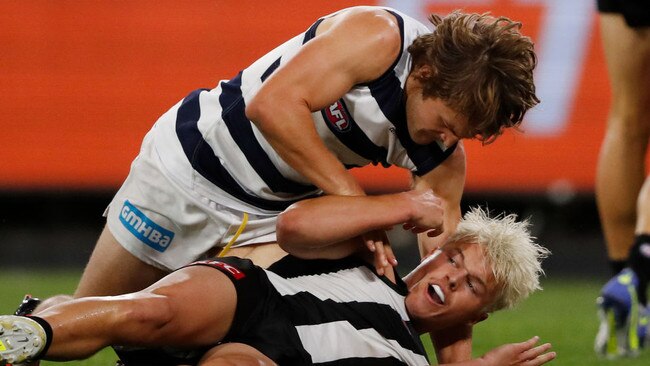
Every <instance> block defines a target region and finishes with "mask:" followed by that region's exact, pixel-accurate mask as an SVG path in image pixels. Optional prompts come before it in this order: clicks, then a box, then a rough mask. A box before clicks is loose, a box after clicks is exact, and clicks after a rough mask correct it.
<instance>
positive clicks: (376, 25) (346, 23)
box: [317, 6, 401, 45]
mask: <svg viewBox="0 0 650 366" xmlns="http://www.w3.org/2000/svg"><path fill="white" fill-rule="evenodd" d="M395 15H396V13H391V12H389V11H388V10H387V9H384V8H380V7H376V6H356V7H352V8H347V9H343V10H341V11H339V12H336V13H334V14H332V15H331V16H328V17H326V18H325V19H324V20H323V22H322V24H321V25H320V26H319V30H318V32H317V34H318V33H322V32H326V31H327V30H329V29H330V28H333V27H343V28H348V29H350V30H355V29H356V30H358V31H359V32H361V33H363V34H366V35H372V37H371V39H375V40H377V41H378V42H383V43H386V44H391V43H393V44H395V45H399V44H400V43H401V36H400V25H399V24H400V22H399V20H398V19H397V18H396V16H395Z"/></svg>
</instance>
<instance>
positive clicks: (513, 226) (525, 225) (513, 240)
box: [445, 207, 550, 312]
mask: <svg viewBox="0 0 650 366" xmlns="http://www.w3.org/2000/svg"><path fill="white" fill-rule="evenodd" d="M529 227H530V223H529V221H528V220H524V221H517V216H516V215H514V214H509V215H505V214H501V215H499V216H496V217H492V218H491V217H490V215H489V213H488V212H487V211H485V210H483V209H481V208H480V207H474V208H472V209H470V210H469V211H468V212H467V213H466V214H465V215H464V216H463V219H462V220H461V221H460V223H459V224H458V227H457V228H456V231H455V232H454V234H452V235H451V236H450V238H449V239H448V240H447V242H446V244H445V246H446V245H455V244H459V243H475V244H478V245H480V246H481V247H482V248H483V250H484V253H485V255H486V258H487V261H488V262H489V263H488V264H489V265H490V266H491V268H492V272H493V273H494V277H495V279H496V283H497V288H498V293H497V296H496V297H495V300H494V301H493V302H492V303H491V304H490V305H488V307H487V308H486V309H485V311H488V312H492V311H496V310H500V309H504V308H512V307H513V306H515V305H516V304H518V303H519V302H520V301H522V300H524V299H525V298H527V297H528V295H530V294H531V293H532V292H533V291H535V290H539V289H541V286H540V284H539V276H540V275H542V274H544V270H543V269H542V266H541V261H542V259H544V258H546V257H547V256H548V255H549V254H550V251H549V250H548V249H546V248H544V247H542V246H541V245H539V244H537V243H535V238H534V237H532V236H531V233H530V229H529Z"/></svg>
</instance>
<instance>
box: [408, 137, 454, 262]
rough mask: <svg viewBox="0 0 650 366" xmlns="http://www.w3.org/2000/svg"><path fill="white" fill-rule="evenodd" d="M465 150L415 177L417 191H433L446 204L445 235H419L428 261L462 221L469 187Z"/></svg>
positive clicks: (414, 184)
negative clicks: (466, 191) (464, 200)
mask: <svg viewBox="0 0 650 366" xmlns="http://www.w3.org/2000/svg"><path fill="white" fill-rule="evenodd" d="M465 166H466V165H465V148H464V146H463V143H462V141H461V142H459V143H458V146H457V147H456V150H455V151H454V152H453V153H452V154H451V156H449V158H447V159H446V160H445V161H444V162H443V163H442V164H440V165H439V166H438V167H436V168H435V169H434V170H432V171H431V172H429V173H427V174H425V175H423V176H421V177H414V181H413V187H414V188H415V189H431V190H432V191H433V193H434V194H435V195H436V196H438V197H440V199H441V200H442V205H443V209H444V212H445V217H444V232H443V233H442V235H439V236H436V237H429V236H427V235H426V234H425V233H422V234H420V235H418V245H419V247H420V256H421V257H424V256H425V255H426V254H427V253H429V252H431V250H432V249H434V248H439V247H440V246H441V245H442V243H444V242H445V240H446V239H447V237H448V236H449V235H450V234H451V233H453V232H454V230H455V228H456V225H457V224H458V221H459V220H460V217H461V212H460V200H461V198H462V195H463V188H464V187H465V174H466V172H465Z"/></svg>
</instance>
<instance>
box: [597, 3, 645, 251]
mask: <svg viewBox="0 0 650 366" xmlns="http://www.w3.org/2000/svg"><path fill="white" fill-rule="evenodd" d="M600 20H601V30H602V36H603V45H604V49H605V56H606V60H607V66H608V73H609V76H610V79H611V85H612V105H611V109H610V114H609V117H608V121H607V130H606V134H605V139H604V141H603V144H602V149H601V152H600V158H599V161H598V167H597V175H596V200H597V203H598V209H599V213H600V219H601V223H602V226H603V231H604V234H605V240H606V244H607V250H608V255H609V258H610V259H611V260H617V261H620V260H625V259H626V258H627V255H628V252H629V249H630V246H631V244H632V242H633V239H634V226H635V222H636V202H637V197H638V195H639V191H640V189H641V185H642V184H643V181H644V179H645V154H646V149H647V145H648V138H649V137H650V89H649V88H648V85H650V31H649V30H648V29H647V28H646V29H643V28H640V29H633V28H630V27H628V26H627V24H625V21H624V20H623V17H622V16H621V15H617V14H607V13H602V14H601V15H600Z"/></svg>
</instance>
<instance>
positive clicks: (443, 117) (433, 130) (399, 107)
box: [75, 7, 538, 297]
mask: <svg viewBox="0 0 650 366" xmlns="http://www.w3.org/2000/svg"><path fill="white" fill-rule="evenodd" d="M431 20H432V22H433V24H434V26H435V28H436V29H435V31H433V32H432V31H431V30H430V29H428V28H427V27H426V26H425V25H423V24H421V23H420V22H418V21H416V20H414V19H412V18H410V17H408V16H407V15H405V14H401V13H399V12H397V11H395V10H392V9H388V8H380V7H354V8H349V9H344V10H341V11H339V12H337V13H334V14H331V15H328V16H325V17H323V18H321V19H319V20H317V21H316V22H315V23H314V24H313V25H312V26H311V27H309V28H308V29H307V30H306V31H305V32H304V33H302V34H299V35H297V36H296V37H294V38H292V39H290V40H288V41H287V42H285V43H284V44H282V45H280V46H278V47H277V48H275V49H274V50H272V51H270V52H269V53H267V54H266V55H265V56H263V57H261V58H260V59H259V60H257V61H255V62H254V63H253V64H251V65H250V66H248V67H246V68H244V69H243V70H242V71H241V72H240V73H238V74H237V75H236V76H235V77H233V78H232V79H230V80H224V81H222V82H220V83H219V84H218V85H217V86H216V87H214V88H212V89H199V90H196V91H194V92H191V93H189V95H188V96H187V97H185V98H184V99H183V100H181V101H179V102H178V104H176V105H175V106H173V107H172V108H171V109H170V110H169V111H168V112H166V113H165V114H163V115H162V116H161V117H160V119H159V120H158V121H157V122H156V124H155V125H154V127H153V128H152V129H151V131H150V132H149V133H148V134H147V136H146V137H145V139H144V141H143V144H142V148H141V151H140V154H139V155H138V157H137V158H136V159H135V160H134V162H133V164H132V166H131V171H130V173H129V176H128V177H127V179H126V181H125V182H124V184H123V185H122V187H121V188H120V190H119V191H118V193H117V194H116V196H115V198H114V199H113V201H112V202H111V204H110V205H109V208H108V209H107V211H106V216H107V225H106V228H105V229H104V231H103V232H102V235H101V236H100V238H99V240H98V242H97V245H96V248H95V250H94V252H93V255H92V256H91V259H90V261H89V263H88V265H87V267H86V270H85V272H84V275H83V277H82V279H81V281H80V284H79V286H78V288H77V290H76V292H75V297H84V296H94V295H116V294H122V293H127V292H133V291H137V290H140V289H142V288H145V287H146V286H148V285H150V284H151V283H153V282H155V281H156V280H158V279H160V278H162V277H163V276H164V275H165V274H167V273H169V272H170V271H173V270H175V269H177V268H180V267H182V266H184V265H187V264H188V263H190V262H192V261H194V260H196V259H198V258H201V257H202V256H204V255H205V254H206V253H208V252H209V251H210V250H213V249H214V248H215V247H222V246H224V245H225V244H226V243H228V242H230V241H232V240H233V238H234V237H235V233H236V232H237V230H236V229H237V228H238V227H239V226H242V222H243V221H244V220H243V217H247V218H248V219H247V225H246V228H245V230H243V232H242V233H241V235H240V236H239V239H238V241H237V242H236V243H235V246H237V245H240V246H241V245H249V244H255V243H261V242H273V241H274V240H275V221H276V218H277V215H278V214H279V212H281V211H282V210H283V209H284V208H286V207H287V206H289V205H290V204H292V203H294V202H296V201H297V200H301V199H304V198H307V197H311V196H314V195H320V194H322V193H326V194H336V195H363V194H364V191H363V189H362V188H361V187H360V186H359V184H358V183H357V182H356V181H355V180H354V179H353V178H352V176H351V175H350V174H349V173H348V172H347V170H346V169H347V168H351V167H356V166H364V165H368V164H382V165H385V166H388V165H395V166H399V167H402V168H405V169H408V170H410V171H411V172H412V173H413V177H414V187H420V188H421V187H427V188H430V189H432V190H433V191H434V193H435V194H436V195H437V196H439V197H440V198H441V199H442V200H443V205H444V208H445V210H444V212H445V220H444V230H445V231H446V232H447V233H451V232H453V228H454V226H455V224H456V222H457V220H458V219H459V218H460V198H461V194H462V189H463V185H464V179H465V155H464V151H463V148H462V144H461V143H460V142H459V140H460V139H462V138H473V137H478V138H480V139H482V140H483V141H486V142H489V141H492V139H493V138H495V137H496V136H498V135H499V134H500V133H501V132H502V131H503V129H504V128H508V127H513V126H517V125H519V123H520V122H521V120H522V118H523V115H524V114H525V112H526V111H527V110H528V109H529V108H531V107H532V106H534V105H535V104H536V103H537V102H538V100H537V97H536V96H535V94H534V90H535V88H534V84H533V69H534V67H535V64H536V58H535V53H534V51H533V44H532V42H531V41H530V39H529V38H527V37H524V36H522V35H521V34H520V33H519V31H518V29H519V26H520V24H519V23H515V22H512V21H510V20H508V19H506V18H498V19H495V18H492V17H490V16H486V15H485V16H481V15H477V14H462V13H454V14H451V15H449V16H446V17H444V18H441V17H438V16H432V19H431ZM376 234H377V233H376ZM378 234H379V235H381V233H378ZM372 245H373V244H372V240H370V246H372ZM374 247H375V249H376V250H378V251H379V252H380V256H378V258H379V259H378V261H379V262H381V263H378V267H382V266H383V265H384V264H386V263H387V262H388V261H390V262H392V263H394V261H393V260H392V257H391V258H389V259H386V258H385V257H384V256H383V255H381V251H382V249H383V246H382V245H376V246H374ZM425 251H426V250H425ZM379 264H381V265H379Z"/></svg>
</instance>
